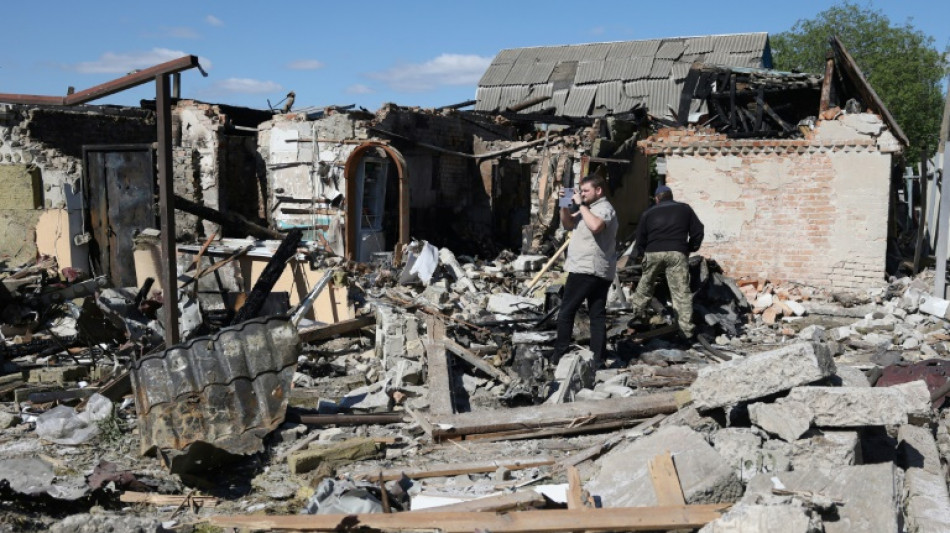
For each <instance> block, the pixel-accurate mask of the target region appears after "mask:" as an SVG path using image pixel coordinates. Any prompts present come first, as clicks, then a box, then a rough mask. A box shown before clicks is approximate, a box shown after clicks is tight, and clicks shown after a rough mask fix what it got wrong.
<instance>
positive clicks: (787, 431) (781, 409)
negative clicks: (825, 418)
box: [749, 400, 812, 442]
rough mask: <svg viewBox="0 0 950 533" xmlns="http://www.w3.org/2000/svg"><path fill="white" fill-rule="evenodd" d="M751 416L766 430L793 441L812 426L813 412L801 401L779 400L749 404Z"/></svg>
mask: <svg viewBox="0 0 950 533" xmlns="http://www.w3.org/2000/svg"><path fill="white" fill-rule="evenodd" d="M749 418H750V419H751V420H752V423H753V424H755V425H757V426H759V427H760V428H762V429H764V430H765V431H767V432H769V433H771V434H772V435H777V436H778V437H779V438H780V439H782V440H784V441H787V442H791V441H793V440H796V439H798V438H799V437H801V436H802V435H804V434H805V432H806V431H808V428H809V427H811V419H812V413H811V411H810V410H808V408H807V407H805V406H804V405H803V404H801V403H798V402H783V401H782V400H779V401H777V402H775V403H754V404H751V405H749Z"/></svg>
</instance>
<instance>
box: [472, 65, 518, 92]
mask: <svg viewBox="0 0 950 533" xmlns="http://www.w3.org/2000/svg"><path fill="white" fill-rule="evenodd" d="M512 65H513V63H492V64H491V65H489V66H488V70H486V71H485V74H482V79H480V80H478V86H479V87H493V86H496V85H504V84H505V78H507V77H508V73H509V72H511V67H512Z"/></svg>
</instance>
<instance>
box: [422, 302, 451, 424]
mask: <svg viewBox="0 0 950 533" xmlns="http://www.w3.org/2000/svg"><path fill="white" fill-rule="evenodd" d="M426 324H427V326H426V327H427V331H428V333H427V334H426V339H425V341H423V345H424V346H425V349H426V365H427V366H428V368H429V371H428V375H429V378H428V380H427V381H426V384H427V385H428V387H429V391H428V397H429V412H430V413H432V414H436V415H449V414H452V413H454V412H455V406H454V405H453V402H452V373H451V372H452V371H451V369H450V367H449V360H448V358H447V357H446V353H445V341H446V338H445V322H442V321H441V320H439V319H438V318H436V317H433V316H428V317H426Z"/></svg>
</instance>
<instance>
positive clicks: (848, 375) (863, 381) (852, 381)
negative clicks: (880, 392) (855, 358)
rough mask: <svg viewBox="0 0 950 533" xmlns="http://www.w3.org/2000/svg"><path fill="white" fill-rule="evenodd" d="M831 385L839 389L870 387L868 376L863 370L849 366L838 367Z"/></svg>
mask: <svg viewBox="0 0 950 533" xmlns="http://www.w3.org/2000/svg"><path fill="white" fill-rule="evenodd" d="M831 383H832V384H834V385H836V386H838V387H870V386H871V383H870V382H869V381H868V377H867V375H866V374H865V373H864V371H863V370H861V369H859V368H855V367H853V366H849V365H840V364H839V365H837V366H836V368H835V375H834V376H832V377H831Z"/></svg>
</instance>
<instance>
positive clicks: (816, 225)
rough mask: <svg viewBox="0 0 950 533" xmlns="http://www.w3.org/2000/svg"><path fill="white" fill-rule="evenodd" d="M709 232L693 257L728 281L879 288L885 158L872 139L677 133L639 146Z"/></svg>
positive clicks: (887, 154) (887, 155) (885, 197)
mask: <svg viewBox="0 0 950 533" xmlns="http://www.w3.org/2000/svg"><path fill="white" fill-rule="evenodd" d="M642 149H644V151H645V152H646V153H648V154H654V155H656V154H663V155H665V156H666V158H667V176H666V182H667V184H668V185H669V186H670V187H671V188H672V189H673V191H674V195H675V197H676V199H677V200H679V201H684V202H687V203H689V204H690V205H692V206H693V208H694V210H695V211H696V213H697V215H698V216H699V217H700V219H701V220H702V221H703V223H704V224H705V226H706V239H705V241H704V244H703V247H702V249H701V250H700V253H701V254H702V255H704V256H707V257H711V258H713V259H715V260H716V261H718V262H719V263H720V264H722V265H723V267H724V268H725V270H726V271H727V273H728V274H730V275H732V276H736V277H739V276H757V277H766V278H768V279H773V280H782V281H792V282H799V283H804V284H807V285H812V286H817V287H827V288H833V289H857V288H866V287H872V286H878V285H880V283H881V282H882V281H883V280H884V266H885V253H886V248H887V221H888V202H889V180H890V168H891V153H890V152H887V151H884V150H882V149H881V147H880V145H879V144H878V141H877V139H875V138H871V137H867V136H860V135H853V136H851V137H850V138H836V139H822V138H821V137H820V135H815V136H810V137H809V138H805V139H795V140H729V139H726V138H725V137H723V136H721V135H719V134H716V133H714V132H693V131H674V132H664V135H661V136H657V137H654V138H651V139H648V140H647V141H646V142H644V143H643V144H642Z"/></svg>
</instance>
